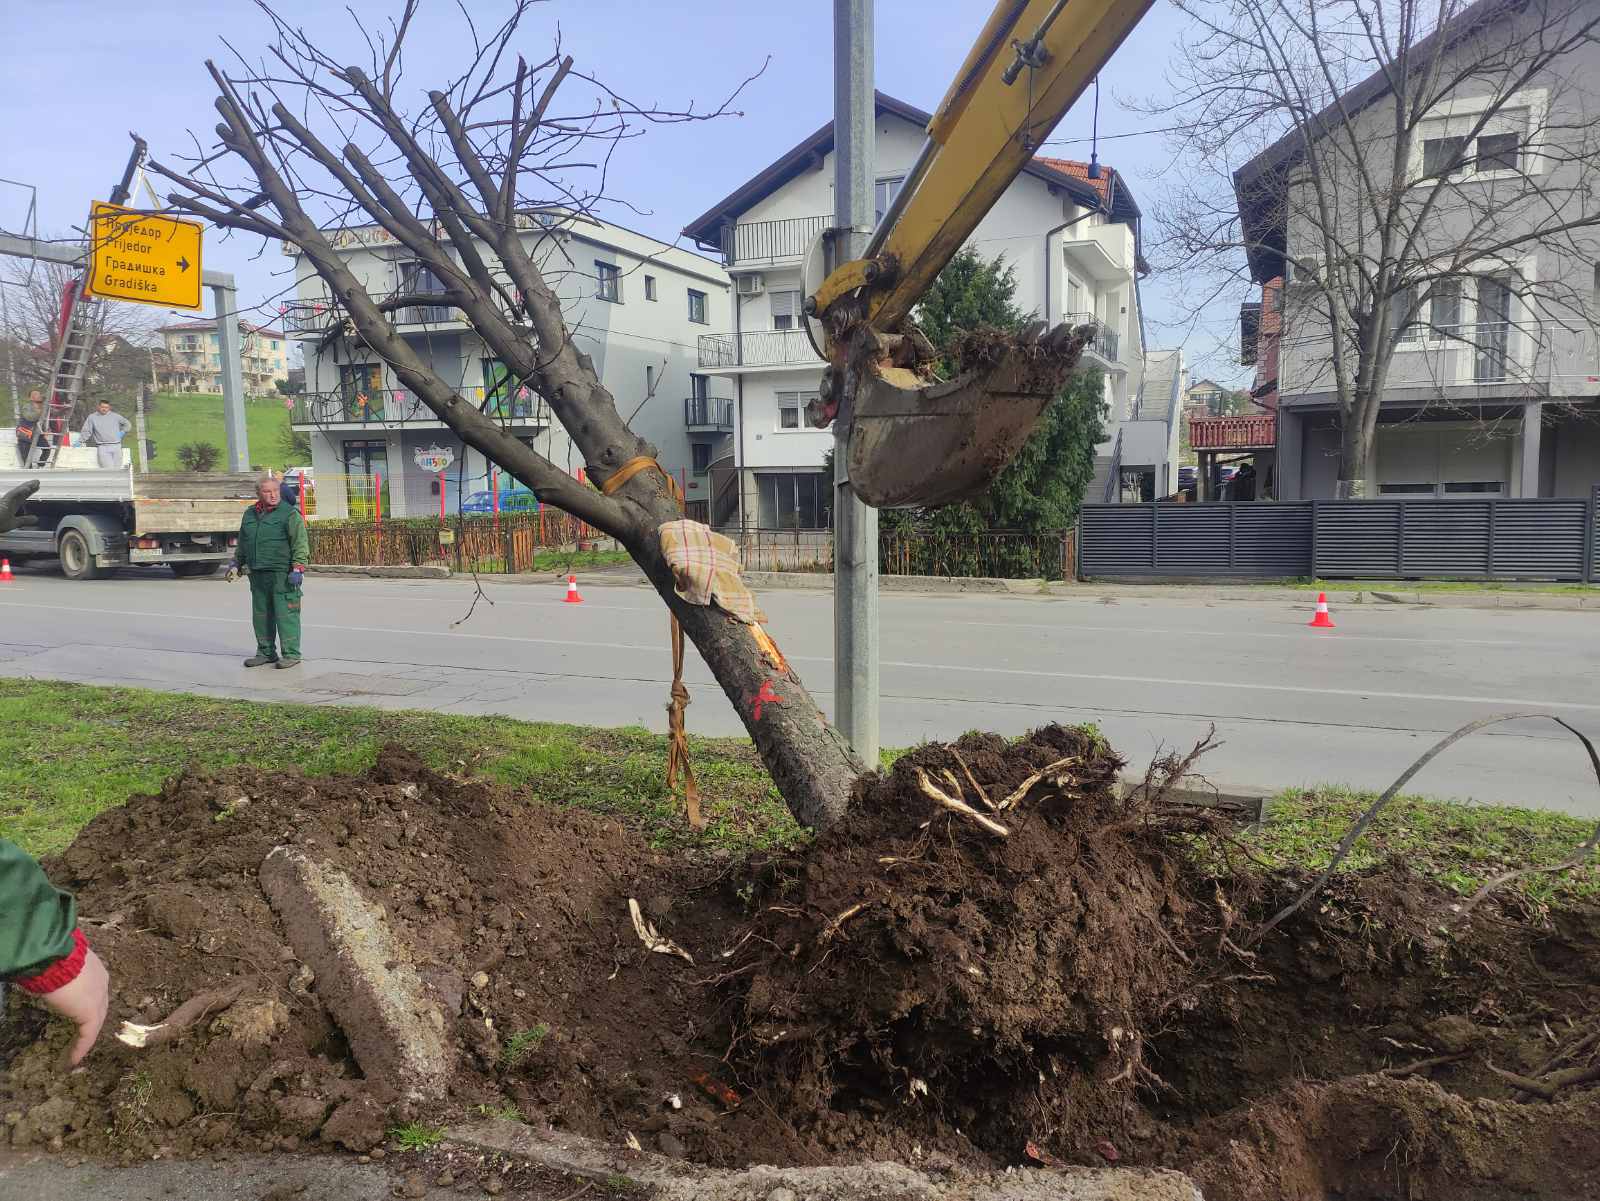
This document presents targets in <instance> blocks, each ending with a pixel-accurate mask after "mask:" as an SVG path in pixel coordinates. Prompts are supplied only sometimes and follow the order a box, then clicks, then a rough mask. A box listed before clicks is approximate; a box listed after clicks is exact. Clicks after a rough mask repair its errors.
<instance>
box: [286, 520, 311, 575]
mask: <svg viewBox="0 0 1600 1201" xmlns="http://www.w3.org/2000/svg"><path fill="white" fill-rule="evenodd" d="M289 537H290V538H291V539H292V540H293V542H294V554H293V555H292V556H291V557H290V561H291V562H293V563H298V564H300V566H301V567H308V566H310V564H311V536H310V535H309V534H307V533H306V519H305V518H304V517H302V516H300V513H299V511H298V510H295V509H291V510H290V511H289Z"/></svg>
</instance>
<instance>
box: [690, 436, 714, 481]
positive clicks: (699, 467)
mask: <svg viewBox="0 0 1600 1201" xmlns="http://www.w3.org/2000/svg"><path fill="white" fill-rule="evenodd" d="M689 453H690V455H691V456H692V457H693V463H692V464H691V466H692V468H693V470H694V473H695V474H696V475H704V474H705V473H706V472H707V471H709V470H710V469H711V443H709V442H693V443H691V444H690V445H689Z"/></svg>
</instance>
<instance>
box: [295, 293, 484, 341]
mask: <svg viewBox="0 0 1600 1201" xmlns="http://www.w3.org/2000/svg"><path fill="white" fill-rule="evenodd" d="M398 295H400V293H398V292H391V293H390V294H389V296H388V297H379V298H378V300H379V303H382V302H383V300H385V299H392V298H393V297H395V296H398ZM278 317H279V320H280V321H281V322H282V324H283V330H284V332H285V333H286V334H288V335H289V336H290V337H320V336H321V335H323V334H325V333H327V332H328V330H329V329H330V328H331V327H332V326H333V325H334V324H335V323H336V322H339V321H343V320H345V319H346V318H347V317H348V314H347V313H346V312H345V309H344V306H343V305H342V304H339V303H338V302H337V301H333V300H329V299H327V298H326V297H322V298H319V299H316V300H291V301H286V302H285V303H283V304H280V305H279V306H278ZM389 319H390V320H391V321H393V322H394V323H395V325H396V326H406V325H441V324H443V323H445V322H447V321H464V320H465V318H464V317H463V316H462V315H461V314H460V313H459V312H457V311H456V310H455V309H454V308H452V307H451V306H450V305H447V304H413V305H407V306H406V307H405V308H400V309H394V310H392V311H391V312H390V314H389Z"/></svg>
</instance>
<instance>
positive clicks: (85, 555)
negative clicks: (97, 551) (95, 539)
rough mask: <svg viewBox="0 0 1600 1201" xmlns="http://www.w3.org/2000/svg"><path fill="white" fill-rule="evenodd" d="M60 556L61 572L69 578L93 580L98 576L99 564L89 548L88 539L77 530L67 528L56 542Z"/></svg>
mask: <svg viewBox="0 0 1600 1201" xmlns="http://www.w3.org/2000/svg"><path fill="white" fill-rule="evenodd" d="M56 550H57V553H58V554H59V555H60V557H61V574H62V575H64V576H66V577H67V579H69V580H94V579H98V578H99V577H100V566H99V564H97V563H96V562H95V561H94V555H93V553H92V552H91V551H90V550H89V540H88V539H87V538H85V537H84V536H83V534H82V532H81V531H79V530H68V531H67V532H66V533H64V534H62V535H61V540H60V541H59V542H58V543H57V544H56Z"/></svg>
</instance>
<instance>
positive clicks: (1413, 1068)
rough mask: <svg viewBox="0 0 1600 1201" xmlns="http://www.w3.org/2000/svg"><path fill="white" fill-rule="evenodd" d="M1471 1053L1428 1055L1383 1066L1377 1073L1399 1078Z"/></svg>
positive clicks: (1457, 1059) (1455, 1052)
mask: <svg viewBox="0 0 1600 1201" xmlns="http://www.w3.org/2000/svg"><path fill="white" fill-rule="evenodd" d="M1471 1054H1472V1052H1471V1051H1453V1052H1451V1053H1450V1054H1448V1055H1430V1056H1428V1058H1426V1059H1415V1060H1412V1061H1411V1062H1410V1063H1403V1064H1400V1065H1399V1066H1397V1067H1392V1068H1384V1069H1383V1071H1381V1072H1379V1073H1378V1075H1380V1076H1393V1077H1395V1078H1399V1077H1401V1076H1415V1075H1417V1074H1418V1073H1420V1072H1426V1071H1427V1070H1428V1069H1430V1068H1437V1067H1442V1066H1443V1065H1444V1064H1447V1063H1456V1062H1459V1061H1460V1060H1463V1059H1466V1058H1467V1057H1468V1056H1469V1055H1471Z"/></svg>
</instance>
